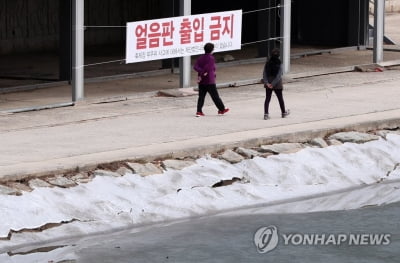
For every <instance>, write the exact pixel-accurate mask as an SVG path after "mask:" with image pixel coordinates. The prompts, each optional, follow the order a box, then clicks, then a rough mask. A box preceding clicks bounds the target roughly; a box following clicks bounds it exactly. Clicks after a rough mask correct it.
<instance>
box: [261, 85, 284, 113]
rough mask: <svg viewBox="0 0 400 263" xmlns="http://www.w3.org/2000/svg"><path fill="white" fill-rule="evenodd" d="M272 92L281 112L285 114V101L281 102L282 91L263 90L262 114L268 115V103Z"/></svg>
mask: <svg viewBox="0 0 400 263" xmlns="http://www.w3.org/2000/svg"><path fill="white" fill-rule="evenodd" d="M272 91H274V92H275V94H276V96H277V97H278V101H279V106H280V108H281V112H282V113H284V112H285V101H284V100H283V95H282V90H281V89H270V88H265V102H264V114H268V109H269V102H270V101H271V97H272Z"/></svg>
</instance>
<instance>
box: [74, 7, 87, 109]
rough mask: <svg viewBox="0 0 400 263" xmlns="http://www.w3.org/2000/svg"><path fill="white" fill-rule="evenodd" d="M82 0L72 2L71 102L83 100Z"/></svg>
mask: <svg viewBox="0 0 400 263" xmlns="http://www.w3.org/2000/svg"><path fill="white" fill-rule="evenodd" d="M84 6H85V5H84V0H73V1H72V20H73V22H72V23H73V25H72V101H74V102H75V101H78V100H82V99H83V98H84V75H83V73H84V72H83V65H84V42H85V41H84Z"/></svg>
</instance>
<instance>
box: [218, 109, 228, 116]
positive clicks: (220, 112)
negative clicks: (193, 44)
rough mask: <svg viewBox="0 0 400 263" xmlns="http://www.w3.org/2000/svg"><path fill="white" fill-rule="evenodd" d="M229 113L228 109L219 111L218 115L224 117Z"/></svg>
mask: <svg viewBox="0 0 400 263" xmlns="http://www.w3.org/2000/svg"><path fill="white" fill-rule="evenodd" d="M228 111H229V109H228V108H226V109H225V110H219V111H218V114H219V115H224V114H225V113H227V112H228Z"/></svg>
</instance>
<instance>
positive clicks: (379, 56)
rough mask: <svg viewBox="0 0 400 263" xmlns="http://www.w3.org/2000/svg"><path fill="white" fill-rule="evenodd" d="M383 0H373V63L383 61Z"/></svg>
mask: <svg viewBox="0 0 400 263" xmlns="http://www.w3.org/2000/svg"><path fill="white" fill-rule="evenodd" d="M384 17H385V0H375V5H374V63H379V62H382V61H383V35H384V32H383V28H384V24H385V19H384Z"/></svg>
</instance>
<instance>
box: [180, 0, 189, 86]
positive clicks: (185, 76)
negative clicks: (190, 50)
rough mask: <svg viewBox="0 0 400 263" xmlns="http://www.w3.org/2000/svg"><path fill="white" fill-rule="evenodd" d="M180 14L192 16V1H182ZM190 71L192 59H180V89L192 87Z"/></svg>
mask: <svg viewBox="0 0 400 263" xmlns="http://www.w3.org/2000/svg"><path fill="white" fill-rule="evenodd" d="M179 13H180V15H181V16H188V15H191V14H192V2H191V0H180V2H179ZM190 70H191V58H190V56H186V57H182V58H180V59H179V87H180V88H188V87H190Z"/></svg>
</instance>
